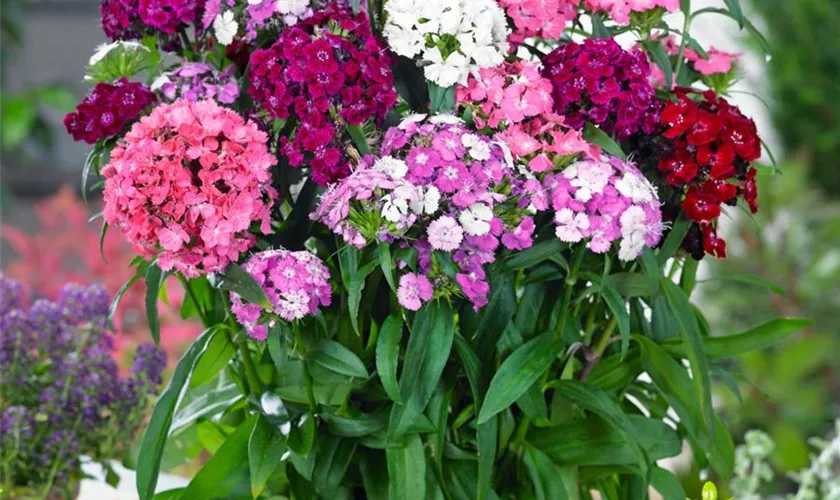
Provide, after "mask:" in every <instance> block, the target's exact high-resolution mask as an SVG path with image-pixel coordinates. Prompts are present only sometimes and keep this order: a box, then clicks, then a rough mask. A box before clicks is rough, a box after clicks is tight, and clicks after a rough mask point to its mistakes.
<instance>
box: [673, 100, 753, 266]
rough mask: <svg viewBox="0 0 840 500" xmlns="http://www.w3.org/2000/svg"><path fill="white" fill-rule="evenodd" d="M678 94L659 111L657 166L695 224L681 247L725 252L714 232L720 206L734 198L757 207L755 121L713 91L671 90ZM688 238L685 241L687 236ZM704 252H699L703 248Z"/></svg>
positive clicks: (723, 243) (695, 250)
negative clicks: (695, 226) (752, 165)
mask: <svg viewBox="0 0 840 500" xmlns="http://www.w3.org/2000/svg"><path fill="white" fill-rule="evenodd" d="M675 93H676V96H677V99H676V101H674V102H669V103H667V104H666V105H665V107H664V109H663V110H662V113H661V115H660V124H661V126H662V127H663V130H662V134H661V137H662V139H661V140H662V142H661V144H660V151H664V152H665V153H664V154H662V155H661V156H660V157H659V159H658V170H659V171H660V172H661V173H662V174H664V178H665V182H666V183H667V184H668V185H670V186H671V188H672V190H673V191H674V192H675V195H676V196H675V200H680V198H681V201H679V205H680V207H681V208H682V211H683V212H684V213H685V214H686V216H687V217H688V218H689V219H691V220H692V221H694V222H695V224H697V225H698V228H697V230H695V231H692V232H691V233H689V236H688V237H687V238H686V243H684V245H683V246H684V248H686V249H687V250H688V249H690V250H691V251H692V254H694V255H695V256H696V252H697V249H698V248H700V246H701V245H700V243H701V242H702V248H703V249H704V251H705V252H706V253H708V254H710V255H714V256H716V257H721V258H723V257H725V256H726V242H725V241H724V240H723V239H722V238H719V237H718V236H717V219H718V217H719V216H720V214H721V209H722V205H724V204H727V205H734V204H736V203H737V199H738V198H743V199H744V201H745V202H746V203H747V205H748V206H749V208H750V211H752V212H753V213H755V212H757V211H758V200H757V198H758V192H757V189H756V183H755V175H756V170H755V169H754V168H752V167H751V166H750V163H751V162H753V161H755V160H757V159H758V158H759V157H760V156H761V140H760V139H759V137H758V132H757V130H756V127H755V123H754V122H753V121H752V120H751V119H749V118H747V117H745V116H744V115H743V114H742V113H741V111H740V110H739V109H738V108H737V107H735V106H733V105H731V104H729V102H728V101H727V100H726V99H724V98H722V97H720V96H718V95H717V94H715V93H714V92H712V91H705V92H699V91H695V90H692V89H686V88H678V89H676V90H675ZM689 239H690V240H691V241H688V240H689ZM701 256H702V253H701Z"/></svg>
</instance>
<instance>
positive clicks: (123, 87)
mask: <svg viewBox="0 0 840 500" xmlns="http://www.w3.org/2000/svg"><path fill="white" fill-rule="evenodd" d="M156 100H157V98H156V97H155V94H154V93H152V91H151V90H149V89H147V88H146V87H145V86H144V85H143V84H141V83H136V82H129V81H128V80H126V79H125V78H121V79H120V80H119V81H117V82H116V83H113V84H112V83H97V84H96V86H94V87H93V90H92V91H91V92H90V94H89V95H88V96H87V97H85V98H84V100H82V102H80V103H79V105H78V106H76V111H73V112H70V113H68V114H67V116H65V117H64V127H65V128H66V129H67V133H69V134H70V135H71V136H73V140H75V141H85V142H86V143H88V144H96V142H97V141H99V140H100V139H104V138H106V137H112V136H115V135H117V134H118V133H120V132H121V131H122V130H123V129H124V128H125V126H126V125H127V124H129V123H131V122H133V121H134V120H135V119H137V117H138V116H140V114H142V113H143V112H144V111H146V108H148V107H149V105H151V104H152V103H154V102H155V101H156Z"/></svg>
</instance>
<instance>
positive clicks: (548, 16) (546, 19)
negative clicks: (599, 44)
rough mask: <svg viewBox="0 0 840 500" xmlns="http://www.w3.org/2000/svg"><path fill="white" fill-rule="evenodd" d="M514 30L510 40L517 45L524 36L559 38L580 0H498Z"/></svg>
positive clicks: (575, 11) (575, 12)
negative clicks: (511, 21)
mask: <svg viewBox="0 0 840 500" xmlns="http://www.w3.org/2000/svg"><path fill="white" fill-rule="evenodd" d="M499 5H501V6H502V7H503V8H504V9H505V12H507V15H508V17H510V18H511V20H513V26H514V30H513V33H511V34H510V41H511V43H512V44H514V45H519V44H520V43H522V42H523V41H524V40H525V39H526V38H531V37H539V38H545V39H549V40H559V39H560V37H561V36H562V35H563V30H564V29H566V23H568V22H569V21H571V20H572V19H574V18H575V17H576V16H577V8H578V5H580V0H499Z"/></svg>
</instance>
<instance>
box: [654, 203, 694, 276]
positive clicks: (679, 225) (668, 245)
mask: <svg viewBox="0 0 840 500" xmlns="http://www.w3.org/2000/svg"><path fill="white" fill-rule="evenodd" d="M692 224H693V222H691V221H690V220H688V219H687V218H686V217H685V215H683V214H680V216H679V217H678V218H677V220H675V221H674V224H673V225H672V226H671V230H670V231H669V232H668V236H667V237H666V238H665V242H664V243H662V246H661V247H660V248H659V253H658V254H657V258H658V259H659V267H665V263H666V262H668V259H670V258H671V257H673V256H674V254H676V253H677V250H679V249H680V245H682V242H683V240H684V239H685V235H687V234H688V230H689V229H690V228H691V225H692ZM686 258H690V257H686Z"/></svg>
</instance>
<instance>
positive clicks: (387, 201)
mask: <svg viewBox="0 0 840 500" xmlns="http://www.w3.org/2000/svg"><path fill="white" fill-rule="evenodd" d="M373 168H374V169H375V170H379V171H381V172H385V173H386V174H388V175H389V176H390V177H391V178H392V179H394V180H395V181H401V180H402V179H403V177H405V174H407V173H408V164H406V162H405V161H404V160H400V159H398V158H394V157H393V156H384V157H382V158H380V159H378V160H376V163H374V164H373ZM439 205H440V190H438V188H436V187H435V186H428V187H426V188H425V189H424V188H423V187H422V186H415V185H413V184H411V183H408V182H405V181H403V182H402V183H400V184H399V185H397V186H396V187H395V188H394V190H393V191H392V192H391V193H390V194H387V195H385V196H383V197H382V217H383V218H384V219H385V220H387V221H389V222H393V223H395V224H398V225H400V224H404V225H408V224H410V223H411V222H413V220H408V221H407V220H406V219H407V217H409V215H410V214H411V213H412V212H413V213H414V214H417V215H423V214H426V215H432V214H434V213H435V212H437V210H438V207H439Z"/></svg>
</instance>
